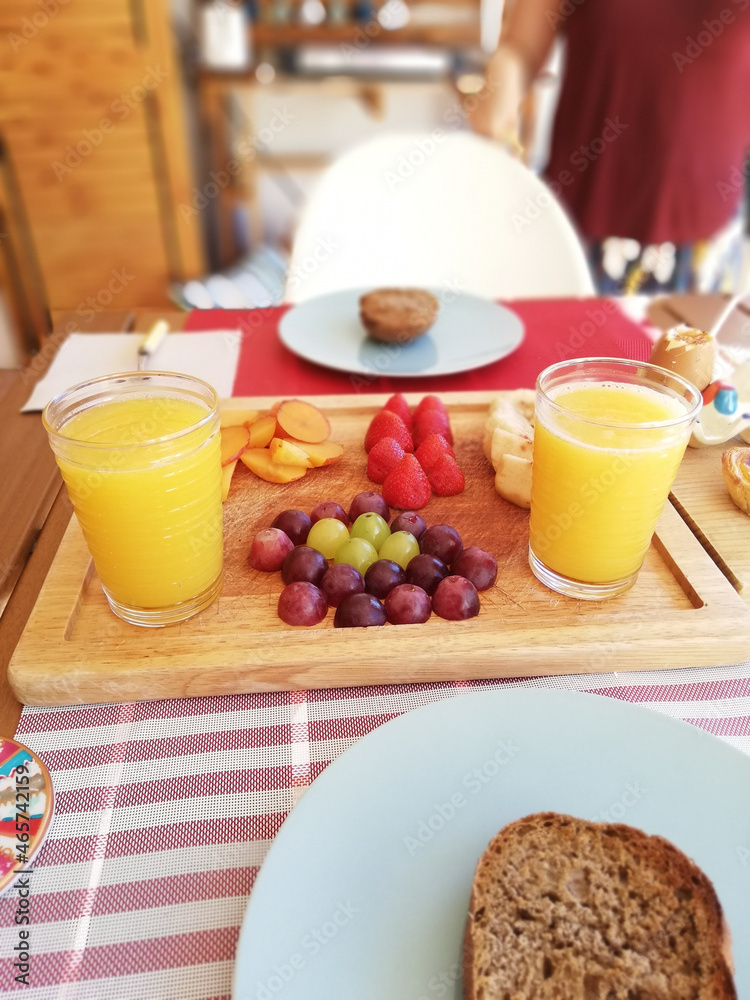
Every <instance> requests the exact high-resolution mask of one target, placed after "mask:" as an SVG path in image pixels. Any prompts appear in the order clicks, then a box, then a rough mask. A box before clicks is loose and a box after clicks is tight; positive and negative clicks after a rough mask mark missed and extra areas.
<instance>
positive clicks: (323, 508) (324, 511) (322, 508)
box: [310, 500, 349, 528]
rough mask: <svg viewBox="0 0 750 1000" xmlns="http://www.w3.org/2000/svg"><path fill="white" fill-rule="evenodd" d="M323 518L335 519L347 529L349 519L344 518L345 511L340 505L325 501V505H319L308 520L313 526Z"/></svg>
mask: <svg viewBox="0 0 750 1000" xmlns="http://www.w3.org/2000/svg"><path fill="white" fill-rule="evenodd" d="M324 517H335V518H336V520H337V521H341V523H342V524H345V525H346V526H347V528H348V527H349V518H348V517H347V516H346V511H345V510H344V508H343V507H342V506H341V504H340V503H334V502H333V500H326V501H325V503H319V504H318V506H317V507H315V508H314V509H313V510H312V511H311V512H310V520H311V521H312V523H313V524H315V522H316V521H322V520H323V518H324Z"/></svg>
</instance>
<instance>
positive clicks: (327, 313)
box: [279, 288, 524, 378]
mask: <svg viewBox="0 0 750 1000" xmlns="http://www.w3.org/2000/svg"><path fill="white" fill-rule="evenodd" d="M371 290H372V289H368V288H349V289H346V290H344V291H341V292H332V293H331V294H330V295H321V296H320V297H318V298H315V299H308V300H307V301H306V302H300V304H299V305H296V306H294V308H293V309H290V310H289V312H288V313H286V314H285V315H284V316H283V317H282V319H281V322H280V323H279V337H280V338H281V342H282V343H283V344H284V345H285V346H286V347H288V348H289V350H290V351H293V352H294V353H295V354H298V355H299V356H300V357H302V358H306V359H307V360H308V361H314V362H316V364H319V365H325V367H326V368H335V369H337V370H338V371H344V372H353V373H355V374H359V375H366V376H370V377H372V378H376V377H378V376H380V375H385V376H389V377H391V378H409V377H411V376H414V375H453V374H455V373H456V372H465V371H469V370H470V369H472V368H481V367H482V366H483V365H489V364H491V363H492V362H493V361H499V360H500V358H504V357H506V355H508V354H511V353H512V352H513V351H515V349H516V348H517V347H518V345H519V344H520V343H521V341H522V340H523V333H524V327H523V323H522V322H521V320H520V318H519V317H518V316H517V315H516V314H515V313H514V312H511V310H510V309H506V308H505V307H504V306H499V305H497V304H496V303H495V302H491V301H490V300H489V299H482V298H478V297H477V296H476V295H466V294H464V293H459V292H452V291H450V290H447V289H443V290H439V289H432V292H433V294H434V295H435V296H436V297H437V298H438V300H439V301H440V312H439V313H438V318H437V319H436V320H435V322H434V323H433V325H432V328H431V329H430V330H429V331H428V332H427V333H426V334H424V336H422V337H419V339H418V340H415V341H413V342H412V343H411V344H406V345H399V344H380V343H378V342H377V341H376V340H373V339H372V338H371V337H369V336H368V335H367V332H366V330H365V329H364V327H363V326H362V324H361V322H360V319H359V299H360V296H362V295H364V294H365V292H368V291H371Z"/></svg>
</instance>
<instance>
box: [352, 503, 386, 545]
mask: <svg viewBox="0 0 750 1000" xmlns="http://www.w3.org/2000/svg"><path fill="white" fill-rule="evenodd" d="M390 534H391V529H390V528H389V527H388V522H387V521H386V520H385V519H384V518H382V517H381V516H380V514H376V513H375V512H374V511H368V513H366V514H360V515H359V517H358V518H357V520H356V521H355V522H354V524H353V525H352V526H351V528H350V529H349V535H350V536H351V537H352V538H364V539H365V540H366V541H368V542H369V543H370V545H372V546H374V547H375V548H376V549H377V550H378V551H380V546H381V545H382V544H383V542H384V541H385V540H386V538H388V537H390Z"/></svg>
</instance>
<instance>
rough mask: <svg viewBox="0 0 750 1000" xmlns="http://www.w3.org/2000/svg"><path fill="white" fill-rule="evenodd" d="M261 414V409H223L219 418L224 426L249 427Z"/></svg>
mask: <svg viewBox="0 0 750 1000" xmlns="http://www.w3.org/2000/svg"><path fill="white" fill-rule="evenodd" d="M259 416H260V410H221V411H220V413H219V420H220V423H221V426H222V427H249V426H250V424H252V423H254V422H255V421H256V420H257V418H258V417H259Z"/></svg>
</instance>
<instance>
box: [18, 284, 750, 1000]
mask: <svg viewBox="0 0 750 1000" xmlns="http://www.w3.org/2000/svg"><path fill="white" fill-rule="evenodd" d="M587 306H589V308H590V304H587V303H581V304H580V310H581V316H582V317H583V316H585V308H586V307H587ZM535 308H538V307H535ZM542 311H543V310H542ZM541 319H543V317H542V318H541ZM541 319H540V322H541ZM565 322H566V323H568V330H569V329H570V323H569V322H568V319H567V318H566V320H565ZM618 323H619V326H618V329H617V336H618V339H620V340H621V341H622V340H623V338H625V339H626V338H627V337H628V336H629V335H630V334H628V330H627V328H625V329H624V330H623V328H622V324H621V322H619V318H618ZM527 324H528V317H527ZM632 329H633V331H634V333H633V337H634V346H636V347H638V348H639V350H638V351H633V352H632V353H636V354H639V353H641V351H640V349H641V348H642V346H643V345H642V337H643V334H642V333H641V332H640V331H638V330H637V329H636V327H635V324H633V326H632ZM253 335H254V336H257V334H255V333H254V334H253ZM587 346H588V344H586V345H584V352H585V348H586V347H587ZM628 353H630V352H628ZM549 360H553V359H551V358H550V359H549ZM302 376H303V371H302V369H301V368H300V370H299V372H298V373H297V376H296V377H297V378H298V379H299V378H302ZM487 384H488V385H494V386H495V387H497V385H498V383H497V382H496V381H494V380H493V381H492V382H489V383H487ZM472 387H477V388H479V387H480V386H472ZM485 387H486V386H485ZM263 388H264V390H267V391H269V392H273V391H275V390H272V389H269V388H268V387H266V386H264V387H263ZM235 389H236V392H238V393H239V392H247V391H248V387H247V386H246V385H244V383H243V384H240V385H239V386H236V387H235ZM295 391H296V392H300V391H303V390H302V389H300V387H299V386H298V385H296V384H295ZM310 391H313V390H310ZM616 667H617V664H616V663H613V671H614V672H612V673H606V674H582V675H575V676H564V677H550V678H545V677H542V678H534V679H516V680H507V681H502V682H464V683H456V684H420V685H403V686H389V687H377V688H348V689H340V690H334V691H308V692H292V693H268V694H255V695H236V696H227V697H221V698H201V699H185V700H180V701H167V702H146V703H141V704H135V705H130V704H128V705H99V706H76V707H69V708H27V709H25V710H24V712H23V715H22V718H21V722H20V725H19V728H18V734H17V735H18V738H19V739H20V740H21V741H22V742H24V743H26V744H27V745H28V746H29V747H30V748H31V749H33V750H35V751H36V752H37V753H39V754H40V756H41V757H42V759H43V760H44V761H45V763H46V764H47V766H48V767H49V769H50V772H51V774H52V778H53V783H54V787H55V790H56V796H57V802H56V815H55V819H54V821H53V824H52V828H51V832H50V834H49V837H48V840H47V842H46V844H45V845H44V847H43V848H42V850H41V852H40V853H39V855H38V856H37V858H36V859H35V861H34V863H33V865H32V868H33V874H32V875H31V876H30V883H31V896H30V924H29V930H30V936H29V939H28V946H29V953H30V960H29V965H30V970H29V977H28V978H29V985H28V986H26V985H24V984H22V983H20V982H17V981H15V978H14V977H15V975H16V974H17V969H15V968H14V966H13V961H14V955H15V954H16V953H15V952H14V948H16V946H17V945H18V943H19V934H18V932H19V928H18V926H17V925H16V924H15V922H14V917H15V914H16V911H17V904H18V899H17V897H16V895H15V893H14V892H11V893H9V894H7V895H6V896H5V897H3V898H2V899H0V996H2V997H5V996H15V995H17V994H20V993H21V992H22V993H23V996H24V997H27V998H29V1000H53V998H54V1000H105V998H107V1000H228V998H229V996H230V993H231V981H232V970H233V965H234V955H235V949H236V944H237V937H238V933H239V928H240V925H241V922H242V917H243V914H244V911H245V907H246V905H247V900H248V897H249V894H250V892H251V890H252V886H253V882H254V880H255V877H256V875H257V872H258V869H259V866H260V865H261V863H262V861H263V858H264V857H265V854H266V852H267V851H268V849H269V846H270V844H271V842H272V840H273V838H274V836H275V835H276V833H277V832H278V829H279V827H280V826H281V824H282V822H283V821H284V818H285V817H286V815H287V814H288V813H289V811H290V810H291V809H292V808H293V806H294V804H295V802H296V801H297V800H298V799H299V797H300V796H301V795H302V794H303V793H304V791H305V789H306V788H307V786H308V785H309V784H310V782H311V781H313V780H314V778H315V777H316V776H317V775H318V774H320V772H321V771H322V770H323V769H324V768H325V767H326V765H327V764H328V763H329V762H330V761H331V760H333V759H334V758H335V757H336V756H338V754H340V753H342V752H343V751H344V750H346V749H347V747H349V746H351V745H352V744H353V743H354V742H355V741H356V740H357V739H359V738H360V737H362V736H364V735H365V734H367V733H368V732H370V731H371V730H373V729H374V728H375V727H377V726H379V725H381V724H383V723H385V722H387V721H388V720H389V719H392V718H394V717H396V716H398V715H400V714H402V713H403V712H406V711H409V710H411V709H414V708H417V707H419V706H420V705H425V704H428V703H430V702H433V701H436V700H438V699H442V698H454V697H460V696H461V695H462V694H465V693H466V692H467V691H471V690H475V689H478V688H479V689H485V688H486V689H491V690H492V689H497V688H503V689H505V688H516V687H540V688H561V689H567V690H578V691H587V692H593V693H596V694H600V695H604V696H607V697H614V698H620V699H623V700H625V701H629V702H632V703H637V704H641V705H644V706H646V707H649V708H652V709H653V710H655V711H658V712H662V713H665V714H667V715H670V716H673V717H675V718H679V719H683V720H686V721H687V722H690V723H692V724H693V725H696V726H699V727H701V728H702V729H705V730H707V731H708V732H710V733H713V734H714V735H716V736H717V737H719V738H721V739H724V740H726V741H727V742H729V743H731V744H732V745H734V746H735V747H737V748H739V749H740V750H742V751H744V752H745V753H749V754H750V661H748V662H747V663H744V664H742V665H740V666H736V667H726V668H710V669H708V668H707V669H703V670H700V669H689V670H674V671H649V672H639V673H629V672H628V673H622V674H618V673H617V672H616ZM467 672H469V671H467ZM310 1000H325V998H322V997H321V998H316V997H311V998H310Z"/></svg>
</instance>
